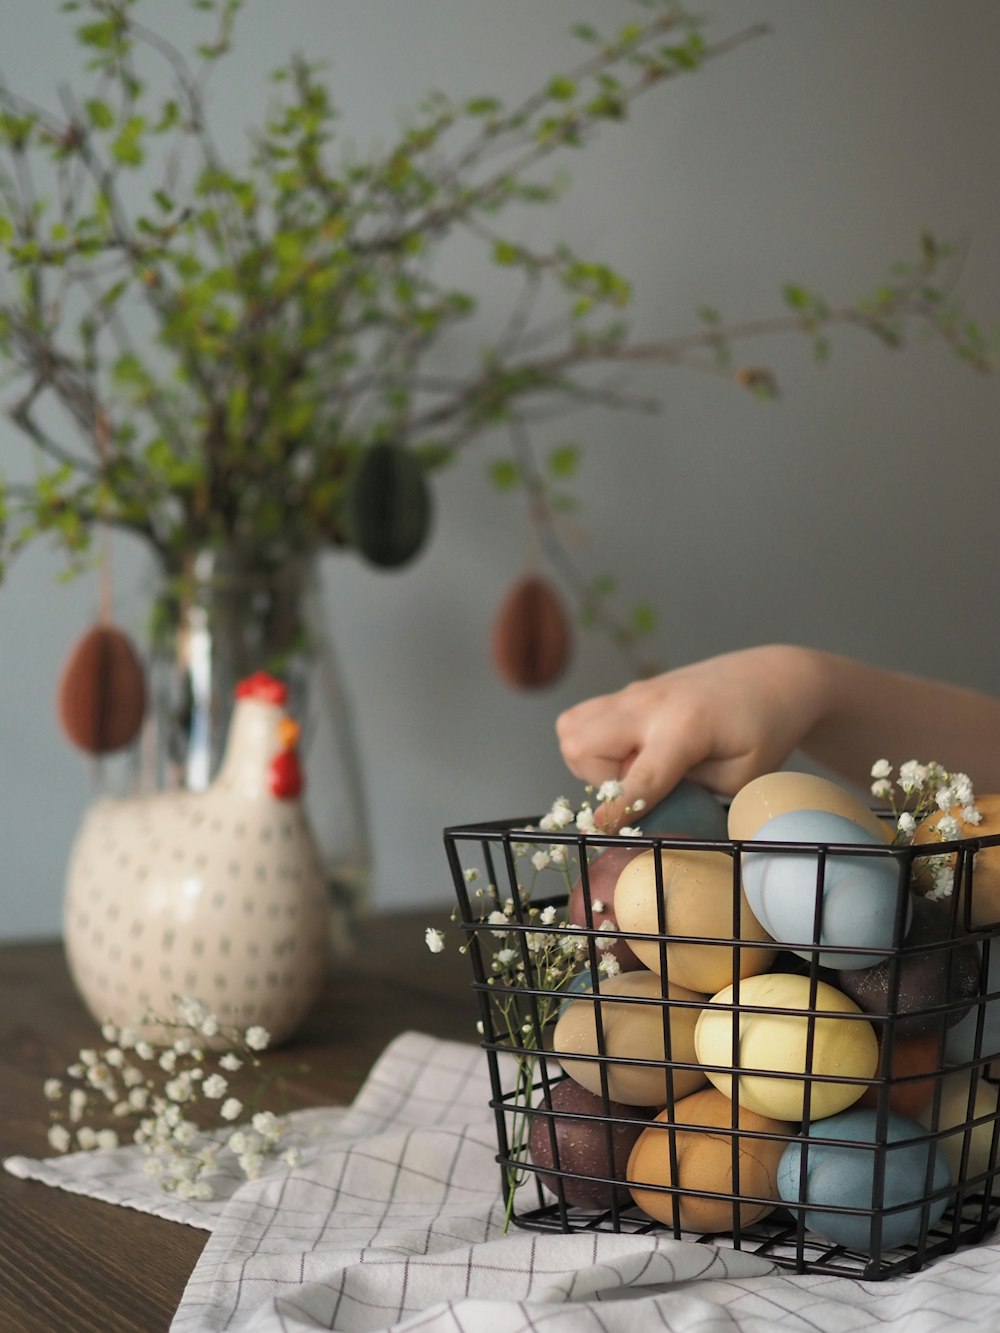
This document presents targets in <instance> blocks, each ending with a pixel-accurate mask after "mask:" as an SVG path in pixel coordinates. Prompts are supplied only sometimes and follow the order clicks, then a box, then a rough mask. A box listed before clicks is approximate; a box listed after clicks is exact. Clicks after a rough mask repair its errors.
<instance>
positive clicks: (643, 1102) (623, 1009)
mask: <svg viewBox="0 0 1000 1333" xmlns="http://www.w3.org/2000/svg"><path fill="white" fill-rule="evenodd" d="M662 985H663V983H662V982H661V981H660V978H659V977H658V976H657V975H656V974H655V973H654V972H645V971H643V972H622V973H620V974H619V975H618V976H616V977H610V978H609V979H608V980H607V981H602V982H601V997H602V998H601V1000H600V1013H601V1028H602V1031H603V1034H604V1050H605V1053H606V1054H607V1056H609V1057H610V1059H609V1060H607V1061H601V1060H599V1059H597V1058H596V1057H597V1055H598V1043H597V1016H596V1013H597V1006H598V1001H597V999H596V998H594V999H590V998H588V999H580V1000H574V1001H573V1002H572V1004H568V1005H566V1006H565V1008H564V1009H563V1011H562V1013H561V1014H560V1016H559V1019H558V1021H557V1022H556V1026H555V1032H554V1035H553V1053H554V1054H555V1055H556V1057H557V1058H558V1060H559V1063H560V1064H561V1065H562V1067H563V1069H564V1070H565V1072H566V1073H567V1074H569V1076H570V1078H573V1079H575V1080H576V1081H577V1083H579V1084H581V1085H582V1086H583V1087H585V1088H586V1089H587V1090H588V1091H589V1092H592V1093H594V1094H595V1095H596V1096H600V1095H601V1065H602V1064H604V1067H605V1068H606V1069H607V1071H608V1095H609V1096H610V1097H612V1098H613V1099H614V1100H615V1101H617V1102H625V1103H626V1104H628V1105H632V1106H664V1105H666V1104H667V1103H669V1101H670V1089H671V1088H672V1092H673V1096H674V1097H675V1098H680V1097H686V1096H687V1094H688V1093H689V1092H694V1090H695V1089H696V1088H699V1087H701V1086H702V1084H703V1083H704V1082H705V1074H704V1072H703V1071H702V1070H701V1069H697V1068H694V1069H675V1068H672V1067H669V1066H667V1067H665V1066H664V1065H662V1064H651V1065H644V1064H635V1065H633V1064H623V1063H621V1061H622V1060H650V1061H663V1060H665V1059H666V1051H665V1046H664V1040H663V1036H664V1034H663V1028H664V1022H663V1008H664V1006H663V1002H662ZM667 996H668V998H669V999H670V1000H676V1001H681V1002H682V1003H681V1004H680V1005H670V1006H669V1023H668V1027H669V1033H670V1059H671V1061H680V1062H681V1063H682V1064H691V1065H694V1064H695V1063H696V1061H695V1054H694V1025H695V1022H696V1020H697V1017H698V1014H699V1012H700V1005H702V1004H704V1003H705V1001H706V997H705V996H704V995H697V994H695V992H694V991H689V990H685V989H684V987H682V986H674V985H670V986H668V987H667ZM605 997H607V998H605ZM646 1000H660V1001H661V1003H659V1004H646V1003H642V1001H646ZM688 1006H690V1007H688ZM573 1056H577V1057H583V1058H577V1059H573V1058H572V1057H573ZM615 1057H618V1061H617V1062H616V1059H615Z"/></svg>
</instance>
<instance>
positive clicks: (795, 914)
mask: <svg viewBox="0 0 1000 1333" xmlns="http://www.w3.org/2000/svg"><path fill="white" fill-rule="evenodd" d="M753 841H768V842H791V843H800V842H801V843H851V844H854V845H857V846H862V847H872V846H882V847H884V846H885V840H884V839H883V838H880V837H878V836H876V835H875V834H873V833H872V832H871V831H870V830H868V829H866V828H863V827H862V826H861V825H860V824H856V823H854V822H853V821H852V820H850V819H845V818H844V817H843V815H834V814H830V813H829V812H827V811H825V810H790V811H788V812H787V813H786V814H782V815H775V817H774V818H773V819H770V820H768V822H767V823H766V824H763V825H762V826H761V827H760V828H759V829H758V831H757V833H756V834H755V835H754V839H753ZM751 845H752V844H751ZM742 875H743V888H744V891H745V892H746V895H747V901H748V902H749V904H750V907H751V909H752V911H753V914H754V916H755V917H756V918H757V919H758V921H759V922H760V923H761V925H762V926H763V927H764V929H765V930H766V931H767V932H768V934H769V935H771V936H772V937H773V938H774V939H776V940H780V941H781V942H782V943H783V944H787V945H789V947H791V948H794V949H795V950H796V952H802V950H803V947H804V948H805V949H806V950H808V948H809V945H810V944H811V943H812V942H814V941H816V938H817V936H816V891H817V884H818V882H819V877H820V860H819V856H818V855H817V853H816V852H815V851H812V850H809V851H806V850H803V851H802V852H801V853H799V852H794V851H784V850H777V849H772V850H768V851H760V852H755V851H752V850H750V847H749V846H748V847H746V848H744V851H743V855H742ZM903 891H904V890H902V889H901V887H900V882H899V868H898V866H897V864H896V861H895V859H894V858H893V857H889V856H864V855H854V854H852V853H842V854H837V853H831V854H829V855H827V856H826V857H825V860H824V862H823V866H822V893H823V903H822V912H821V919H820V925H819V940H818V942H819V943H820V944H825V945H834V946H838V947H844V946H853V947H854V949H855V950H856V951H855V952H844V953H839V952H834V951H832V950H828V951H824V952H822V953H820V955H819V962H820V964H821V965H822V966H824V967H835V968H853V967H873V966H874V965H875V964H877V963H880V962H881V961H882V959H883V957H884V955H883V954H878V953H871V952H868V951H870V950H872V949H889V948H892V946H893V943H894V941H895V939H896V931H897V915H898V913H897V910H896V908H897V902H898V900H899V894H900V892H903ZM909 912H910V904H909V895H907V901H906V905H905V913H906V915H905V917H904V920H903V935H905V933H906V929H907V928H908V926H909Z"/></svg>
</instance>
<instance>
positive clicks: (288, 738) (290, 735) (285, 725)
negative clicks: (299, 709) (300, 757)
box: [278, 717, 301, 750]
mask: <svg viewBox="0 0 1000 1333" xmlns="http://www.w3.org/2000/svg"><path fill="white" fill-rule="evenodd" d="M300 732H301V728H300V726H299V724H298V723H297V722H296V721H295V720H294V719H293V718H290V717H283V718H282V719H281V721H280V722H279V723H278V742H279V744H280V745H281V748H282V749H283V750H294V749H295V746H296V745H297V744H298V739H299V734H300Z"/></svg>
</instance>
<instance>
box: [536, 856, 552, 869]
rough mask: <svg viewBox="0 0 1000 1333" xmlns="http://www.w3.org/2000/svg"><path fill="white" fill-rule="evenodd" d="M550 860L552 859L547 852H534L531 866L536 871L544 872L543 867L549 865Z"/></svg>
mask: <svg viewBox="0 0 1000 1333" xmlns="http://www.w3.org/2000/svg"><path fill="white" fill-rule="evenodd" d="M551 859H552V858H551V857H550V856H549V854H548V852H545V851H540V852H536V853H535V854H534V856H533V857H532V858H531V864H532V865H533V866H534V867H535V869H536V870H544V869H545V867H546V866H547V865H548V864H549V862H550V860H551Z"/></svg>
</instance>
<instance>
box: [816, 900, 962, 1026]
mask: <svg viewBox="0 0 1000 1333" xmlns="http://www.w3.org/2000/svg"><path fill="white" fill-rule="evenodd" d="M911 905H912V909H913V916H912V919H911V923H910V929H909V932H908V933H907V936H906V939H905V940H904V942H903V950H902V952H901V953H900V954H899V955H898V957H897V958H896V960H895V963H894V964H892V963H891V962H890V960H889V959H888V958H885V959H883V960H882V962H880V963H878V964H877V965H876V966H875V967H866V968H850V969H845V970H844V971H841V972H838V973H837V981H836V985H837V986H838V987H839V988H840V990H842V991H843V992H844V994H845V995H849V996H850V997H851V999H852V1000H853V1001H854V1002H855V1004H857V1005H859V1006H860V1007H861V1008H862V1009H863V1010H864V1011H865V1013H866V1014H885V1013H888V1012H889V1007H890V1006H889V986H890V983H891V980H892V973H893V967H895V969H896V995H895V1005H894V1006H893V1008H894V1010H895V1012H896V1013H897V1014H898V1015H899V1017H898V1018H897V1019H896V1024H895V1027H896V1035H897V1036H900V1037H920V1036H926V1035H931V1034H936V1033H939V1032H940V1030H941V1026H942V1024H943V1025H944V1026H945V1027H951V1026H952V1025H953V1024H955V1023H957V1022H959V1020H960V1019H961V1018H962V1017H963V1015H964V1014H966V1013H967V1012H968V1009H967V1008H965V1009H953V1010H950V1011H949V1012H948V1013H946V1014H940V1013H933V1012H928V1010H932V1009H933V1007H934V1006H935V1005H942V1004H949V1003H953V1002H956V1001H958V1000H968V1001H969V1003H970V1004H971V1003H972V1001H973V1000H974V999H975V998H976V996H977V995H978V994H979V950H978V949H977V947H976V945H975V943H974V942H973V941H971V940H968V939H954V940H951V941H950V942H949V943H948V944H947V946H946V947H937V948H935V947H933V946H935V945H938V946H942V942H943V941H945V940H948V936H949V933H950V911H949V909H948V908H947V907H945V906H943V905H941V904H938V903H934V902H928V901H927V899H926V898H918V897H916V896H915V895H914V896H912V899H911Z"/></svg>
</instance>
